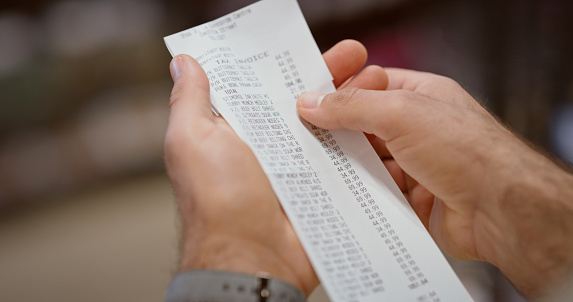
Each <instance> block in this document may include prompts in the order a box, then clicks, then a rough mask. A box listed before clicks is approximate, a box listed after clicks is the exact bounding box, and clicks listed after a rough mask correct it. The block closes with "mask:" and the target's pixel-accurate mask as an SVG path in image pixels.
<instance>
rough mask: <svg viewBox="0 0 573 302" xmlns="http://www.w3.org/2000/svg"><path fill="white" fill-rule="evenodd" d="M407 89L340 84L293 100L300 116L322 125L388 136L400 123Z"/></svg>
mask: <svg viewBox="0 0 573 302" xmlns="http://www.w3.org/2000/svg"><path fill="white" fill-rule="evenodd" d="M407 94H409V92H408V91H403V90H393V91H378V90H376V91H375V90H364V89H358V88H353V87H350V88H344V89H341V90H338V91H336V92H333V93H330V94H326V95H324V94H320V93H316V92H307V93H303V94H302V95H301V96H300V97H299V98H298V100H297V109H298V113H299V115H300V116H301V117H303V118H304V119H306V120H307V121H308V122H310V123H312V124H314V125H316V126H318V127H321V128H324V129H349V130H357V131H362V132H365V133H370V134H374V135H376V136H378V137H380V138H381V139H383V140H391V139H392V138H393V137H395V136H396V135H397V134H398V133H399V132H400V128H401V127H403V126H404V125H402V124H403V121H404V120H406V119H404V117H405V115H406V114H407V111H408V108H407V107H408V103H409V102H408V99H410V98H411V97H405V96H403V95H407Z"/></svg>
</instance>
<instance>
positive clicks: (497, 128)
mask: <svg viewBox="0 0 573 302" xmlns="http://www.w3.org/2000/svg"><path fill="white" fill-rule="evenodd" d="M366 56H367V54H366V50H365V49H364V47H363V46H362V45H361V44H359V43H358V42H356V41H343V42H341V43H339V44H337V45H335V46H334V47H333V48H332V49H331V50H329V51H327V52H326V53H325V54H324V55H323V57H324V60H325V61H326V63H327V65H328V67H329V69H330V71H331V73H332V74H333V77H334V83H335V85H336V86H337V87H339V90H338V91H337V92H336V93H333V94H329V95H326V96H319V95H317V94H315V93H307V94H303V95H302V96H301V97H300V98H299V100H298V102H297V108H298V111H299V114H300V115H301V116H302V117H303V118H305V119H307V120H308V121H309V122H311V123H313V124H315V125H317V126H319V127H322V128H326V129H352V130H358V131H362V132H365V133H366V134H367V136H368V138H369V140H370V142H371V143H372V145H373V147H374V148H375V150H376V151H377V152H378V154H379V155H380V157H381V160H382V161H383V162H384V164H385V165H386V167H387V168H388V170H389V171H390V173H391V174H392V176H393V177H394V180H395V181H396V182H397V184H398V186H399V187H400V189H401V190H402V192H404V194H405V196H406V198H407V199H408V201H409V202H410V204H411V205H412V207H413V208H414V210H415V211H416V213H417V214H418V216H419V218H420V219H421V221H422V222H423V223H424V225H425V226H426V227H427V228H428V230H429V231H430V233H431V235H432V236H433V238H434V239H435V240H436V242H437V243H438V245H439V246H440V247H441V248H442V249H444V250H445V251H446V252H447V253H448V254H450V255H452V256H453V257H455V258H458V259H464V260H482V261H488V262H490V263H492V264H494V265H496V266H498V267H499V268H500V269H501V270H502V271H503V272H504V274H506V276H507V277H508V278H509V279H510V280H511V281H512V282H513V283H514V284H515V285H516V286H517V287H518V289H520V290H521V291H522V292H523V293H524V294H526V295H528V296H529V297H536V296H538V295H540V294H542V293H543V292H545V291H547V290H548V289H549V288H550V287H551V286H552V285H553V284H555V283H557V282H558V281H559V280H561V279H563V278H564V276H565V274H566V273H567V272H568V271H569V270H570V269H571V266H572V262H573V259H571V258H573V240H567V238H571V236H572V234H573V205H572V202H573V177H572V176H571V175H570V174H569V173H567V172H566V171H564V170H562V169H561V168H559V167H558V166H557V165H556V164H554V163H553V162H552V161H550V160H549V159H547V158H546V157H544V156H543V155H541V154H539V153H538V152H536V151H534V150H533V149H531V148H530V147H529V146H528V145H527V144H525V143H524V142H522V140H520V139H519V138H517V137H516V136H515V135H513V134H512V133H511V132H510V131H508V130H507V129H506V128H505V127H503V126H502V125H501V124H500V123H499V122H498V121H497V120H496V119H495V118H494V117H492V116H491V115H490V114H489V113H488V112H487V111H486V110H485V109H483V108H482V107H481V106H480V105H479V104H478V103H477V102H476V101H475V100H474V99H473V98H472V97H471V96H470V95H469V94H467V93H466V92H465V91H464V90H463V89H462V88H461V87H460V86H459V85H458V84H457V83H456V82H454V81H453V80H451V79H448V78H445V77H440V76H437V75H433V74H428V73H421V72H415V71H408V70H400V69H386V70H384V69H382V68H380V67H377V66H369V67H366V68H364V69H362V70H361V71H360V72H359V73H357V72H358V71H359V70H360V68H361V67H362V65H363V64H364V62H365V61H366ZM171 73H172V76H173V78H174V82H175V85H174V88H173V91H172V95H171V102H170V106H171V112H170V116H169V125H168V130H167V133H166V138H165V164H166V167H167V171H168V174H169V177H170V178H171V181H172V183H173V187H174V190H175V194H176V197H177V201H178V204H179V210H180V215H181V224H182V238H183V244H182V253H181V261H180V267H179V269H180V270H190V269H216V270H226V271H235V272H242V273H248V274H255V273H257V272H260V271H265V272H268V273H270V274H271V275H272V276H273V277H275V278H280V279H282V280H284V281H286V282H289V283H290V284H292V285H293V286H295V287H297V288H299V289H301V290H302V291H303V292H304V293H305V294H306V295H307V296H308V295H309V294H310V293H311V292H312V290H313V289H314V288H315V287H316V285H317V284H318V279H317V277H316V275H315V273H314V271H313V269H312V267H311V265H310V263H309V262H308V259H307V258H306V255H305V253H304V251H303V250H302V247H301V245H300V242H299V241H298V239H297V237H296V235H295V234H294V231H293V229H292V227H291V225H290V223H289V221H288V220H287V218H286V216H285V215H284V213H283V211H282V209H281V207H280V205H279V203H278V200H277V198H276V196H275V194H274V192H273V191H272V189H271V187H270V184H269V182H268V180H267V178H266V176H265V175H264V173H263V171H262V169H261V168H260V166H259V164H258V162H257V160H256V158H255V157H254V155H253V153H252V152H251V151H250V149H249V148H248V147H247V146H246V144H245V143H243V142H242V141H241V140H240V139H239V138H238V137H237V136H236V134H235V133H234V132H233V130H232V129H231V128H230V127H229V125H228V124H227V123H226V122H225V121H224V120H223V119H222V118H219V117H215V116H213V114H212V112H211V109H210V101H209V83H208V80H207V77H206V75H205V73H204V71H203V70H202V69H201V67H200V66H199V64H198V63H197V62H196V61H195V60H194V59H192V58H191V57H189V56H185V55H182V56H177V57H175V58H174V59H173V61H172V63H171ZM318 100H321V102H320V103H319V102H318ZM316 105H319V106H316Z"/></svg>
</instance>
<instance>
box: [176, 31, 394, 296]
mask: <svg viewBox="0 0 573 302" xmlns="http://www.w3.org/2000/svg"><path fill="white" fill-rule="evenodd" d="M324 60H325V61H326V63H327V65H328V67H329V69H330V71H331V73H332V74H333V77H334V83H335V85H336V86H341V85H342V86H344V87H360V88H365V89H383V88H385V87H386V84H387V78H386V74H385V73H384V71H383V70H382V69H381V68H379V67H370V68H365V69H364V70H362V71H361V72H360V73H359V74H357V75H356V76H355V74H356V73H357V71H358V70H359V69H360V68H361V67H362V65H363V64H364V62H365V61H366V50H365V49H364V47H363V46H362V45H361V44H360V43H358V42H355V41H343V42H341V43H339V44H337V45H336V46H334V47H333V48H332V49H331V50H329V51H327V52H326V53H325V54H324ZM171 73H172V76H173V79H174V81H175V85H174V87H173V91H172V95H171V103H170V106H171V113H170V116H169V125H168V129H167V134H166V137H165V164H166V166H167V171H168V174H169V177H170V178H171V181H172V183H173V187H174V189H175V194H176V197H177V201H178V203H179V211H180V214H181V223H182V235H183V246H182V254H181V262H180V270H189V269H216V270H227V271H235V272H242V273H249V274H255V273H257V272H259V271H265V272H268V273H270V274H271V275H272V276H273V277H276V278H280V279H282V280H284V281H287V282H289V283H290V284H292V285H294V286H296V287H298V288H299V289H301V290H302V291H303V292H305V293H306V295H309V294H310V293H311V292H312V290H313V289H314V288H315V287H316V285H317V284H318V279H317V277H316V275H315V273H314V270H313V269H312V266H311V265H310V263H309V261H308V259H307V257H306V254H305V252H304V250H303V249H302V247H301V245H300V242H299V240H298V238H297V237H296V235H295V233H294V231H293V229H292V226H291V225H290V223H289V221H288V220H287V218H286V216H285V214H284V212H283V211H282V209H281V207H280V204H279V202H278V200H277V198H276V196H275V194H274V192H273V190H272V188H271V185H270V183H269V181H268V179H267V177H266V175H265V174H264V172H263V170H262V169H261V167H260V165H259V163H258V162H257V160H256V158H255V156H254V154H253V153H252V151H251V150H250V149H249V148H248V146H247V145H246V144H245V143H244V142H243V141H241V140H240V139H239V137H238V136H237V135H236V134H235V132H234V131H233V130H232V129H231V127H230V126H229V125H228V124H227V123H226V122H225V120H224V119H223V118H221V117H215V116H214V115H213V113H212V112H211V107H210V105H211V103H210V100H209V82H208V79H207V76H206V75H205V73H204V71H203V70H202V68H201V66H200V65H199V64H198V63H197V62H196V61H195V60H194V59H192V58H191V57H189V56H185V55H180V56H177V57H175V58H174V59H173V61H172V63H171Z"/></svg>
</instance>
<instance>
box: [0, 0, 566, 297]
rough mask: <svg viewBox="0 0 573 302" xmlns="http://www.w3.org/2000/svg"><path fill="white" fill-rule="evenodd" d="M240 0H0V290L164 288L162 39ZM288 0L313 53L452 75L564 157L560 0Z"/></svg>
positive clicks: (52, 292)
mask: <svg viewBox="0 0 573 302" xmlns="http://www.w3.org/2000/svg"><path fill="white" fill-rule="evenodd" d="M252 2H254V1H250V0H233V1H231V0H211V1H199V0H164V1H160V0H85V1H71V0H58V1H51V0H29V1H15V0H4V1H2V2H0V300H1V301H36V300H42V301H159V300H162V297H163V292H164V289H165V286H166V285H167V283H168V282H169V279H170V276H171V274H172V273H173V271H174V270H175V267H176V260H177V249H178V239H177V221H176V211H175V207H174V200H173V197H172V193H171V188H170V186H169V182H168V180H167V178H166V176H165V173H164V168H163V163H162V140H163V134H164V131H165V127H166V118H167V114H168V99H169V93H170V89H171V86H172V82H171V78H170V77H169V70H168V64H169V61H170V59H171V58H170V55H169V52H168V51H167V48H166V47H165V45H164V43H163V40H162V38H163V37H164V36H166V35H169V34H172V33H175V32H178V31H181V30H184V29H187V28H189V27H192V26H195V25H198V24H200V23H203V22H206V21H210V20H212V19H214V18H217V17H220V16H222V15H224V14H226V13H229V12H231V11H233V10H235V9H238V8H240V7H242V6H244V5H247V4H250V3H252ZM299 3H300V6H301V7H302V10H303V12H304V14H305V17H306V19H307V21H308V23H309V25H310V27H311V30H312V32H313V34H314V36H315V38H316V40H317V42H318V44H319V46H320V48H321V49H322V50H323V51H324V50H327V49H328V48H330V47H331V46H332V45H334V44H335V43H336V42H338V41H340V40H342V39H346V38H353V39H357V40H359V41H361V42H363V43H364V44H365V45H366V47H367V48H368V50H369V54H370V58H369V63H370V64H378V65H382V66H395V67H405V68H412V69H419V70H425V71H431V72H436V73H440V74H443V75H446V76H449V77H452V78H454V79H455V80H457V81H458V82H460V83H461V84H462V86H463V87H464V88H466V89H467V90H468V91H470V93H472V95H473V96H474V97H476V98H477V99H478V100H480V101H481V102H482V103H483V104H484V105H485V106H486V107H488V108H489V109H490V110H491V111H492V112H494V113H495V114H497V115H498V116H499V117H500V118H501V119H502V120H503V121H504V122H505V123H507V124H508V125H509V126H510V127H512V128H513V129H514V130H515V131H516V132H518V133H520V134H521V135H522V136H524V137H526V138H527V139H529V140H531V141H532V142H534V143H535V144H537V145H538V146H540V148H543V149H545V150H547V152H549V153H551V154H555V155H556V156H559V157H560V158H562V159H563V160H564V161H568V162H573V55H572V54H573V36H572V33H573V2H572V1H569V0H562V1H561V0H526V1H524V0H466V1H453V0H434V1H430V0H299ZM454 267H455V268H456V270H457V272H458V274H459V275H460V276H461V278H462V280H463V282H464V283H465V284H466V286H468V288H469V289H470V292H471V294H472V295H473V296H474V298H475V299H476V301H525V300H524V299H522V298H520V297H519V295H517V294H516V293H515V292H514V291H513V290H512V287H511V285H509V283H508V282H507V281H506V280H504V279H503V277H501V276H500V274H499V273H498V272H497V271H496V270H495V269H494V268H492V267H489V266H487V265H484V264H482V263H474V262H465V263H461V262H454ZM312 299H313V300H315V301H321V300H324V293H321V292H317V293H316V294H315V295H314V296H313V297H312Z"/></svg>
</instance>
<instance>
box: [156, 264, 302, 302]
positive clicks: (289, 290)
mask: <svg viewBox="0 0 573 302" xmlns="http://www.w3.org/2000/svg"><path fill="white" fill-rule="evenodd" d="M165 301H166V302H227V301H237V302H257V301H262V302H303V301H305V297H304V294H303V293H302V292H301V291H300V290H298V289H297V288H295V287H293V286H291V285H290V284H287V283H286V282H283V281H280V280H278V279H267V278H263V277H257V276H254V275H247V274H240V273H232V272H225V271H208V270H192V271H185V272H181V273H178V274H177V275H176V276H175V277H174V278H173V279H172V280H171V283H169V286H168V287H167V292H166V294H165Z"/></svg>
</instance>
